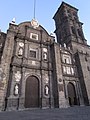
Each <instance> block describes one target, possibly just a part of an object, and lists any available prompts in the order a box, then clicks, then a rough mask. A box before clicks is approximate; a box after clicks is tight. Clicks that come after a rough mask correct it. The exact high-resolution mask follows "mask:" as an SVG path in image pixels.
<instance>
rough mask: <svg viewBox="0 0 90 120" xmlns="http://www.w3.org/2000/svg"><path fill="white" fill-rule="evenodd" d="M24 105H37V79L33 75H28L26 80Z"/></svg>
mask: <svg viewBox="0 0 90 120" xmlns="http://www.w3.org/2000/svg"><path fill="white" fill-rule="evenodd" d="M25 107H26V108H33V107H39V81H38V79H37V78H36V77H34V76H30V77H28V78H27V80H26V89H25Z"/></svg>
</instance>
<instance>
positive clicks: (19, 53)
mask: <svg viewBox="0 0 90 120" xmlns="http://www.w3.org/2000/svg"><path fill="white" fill-rule="evenodd" d="M18 55H19V56H22V55H23V48H19V51H18Z"/></svg>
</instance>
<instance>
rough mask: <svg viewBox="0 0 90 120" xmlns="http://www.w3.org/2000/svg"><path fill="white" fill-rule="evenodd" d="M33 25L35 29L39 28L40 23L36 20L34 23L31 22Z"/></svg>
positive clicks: (33, 20)
mask: <svg viewBox="0 0 90 120" xmlns="http://www.w3.org/2000/svg"><path fill="white" fill-rule="evenodd" d="M31 25H32V26H33V27H34V28H37V27H39V24H38V21H37V20H35V19H32V21H31Z"/></svg>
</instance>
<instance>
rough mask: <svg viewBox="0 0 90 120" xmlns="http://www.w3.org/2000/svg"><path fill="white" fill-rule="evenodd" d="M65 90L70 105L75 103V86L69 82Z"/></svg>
mask: <svg viewBox="0 0 90 120" xmlns="http://www.w3.org/2000/svg"><path fill="white" fill-rule="evenodd" d="M67 90H68V99H69V104H70V106H73V105H77V97H76V92H75V86H74V85H73V84H72V83H70V82H69V83H68V85H67Z"/></svg>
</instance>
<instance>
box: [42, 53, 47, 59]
mask: <svg viewBox="0 0 90 120" xmlns="http://www.w3.org/2000/svg"><path fill="white" fill-rule="evenodd" d="M43 59H44V60H47V53H46V52H44V53H43Z"/></svg>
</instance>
